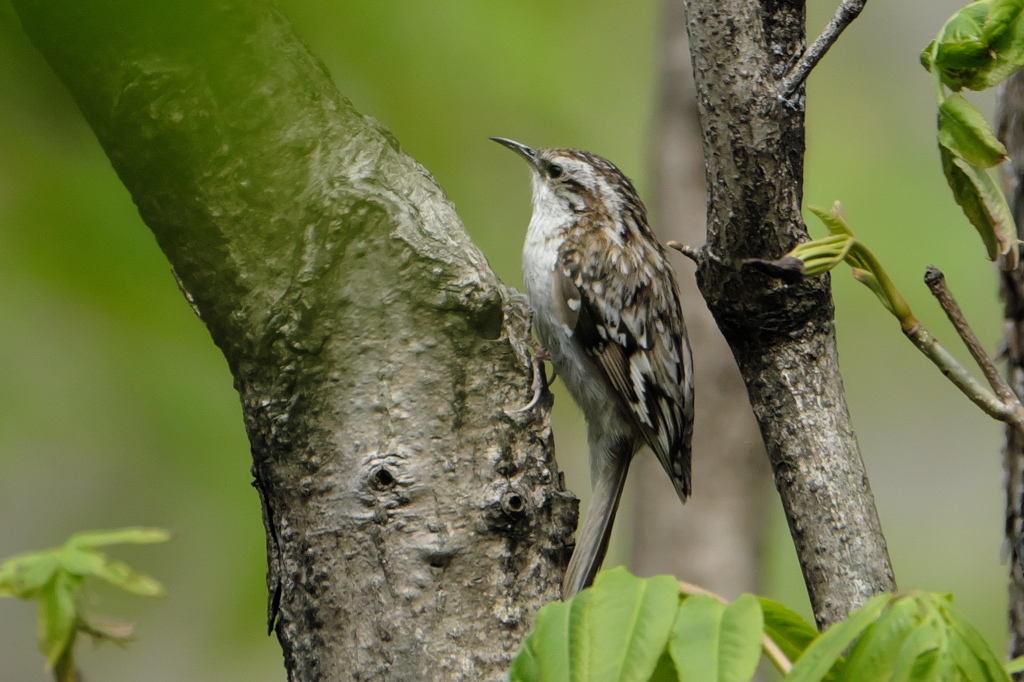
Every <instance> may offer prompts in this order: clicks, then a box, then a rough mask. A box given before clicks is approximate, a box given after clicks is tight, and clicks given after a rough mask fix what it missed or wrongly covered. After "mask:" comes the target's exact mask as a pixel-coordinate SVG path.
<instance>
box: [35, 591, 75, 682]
mask: <svg viewBox="0 0 1024 682" xmlns="http://www.w3.org/2000/svg"><path fill="white" fill-rule="evenodd" d="M77 587H78V585H77V584H76V582H75V580H74V579H73V578H72V577H71V576H69V575H68V574H67V573H65V572H64V571H57V572H56V574H55V575H54V577H53V580H51V581H50V582H49V583H47V585H46V586H45V587H44V588H43V589H42V590H40V591H39V594H38V597H37V599H38V600H39V611H38V613H39V622H38V630H39V649H40V650H41V651H42V652H43V655H44V656H45V657H46V666H47V668H48V669H49V668H52V667H53V666H54V665H55V664H56V663H57V659H59V658H60V657H61V656H62V655H63V654H64V652H65V650H66V649H67V648H68V647H70V646H71V645H72V644H73V643H74V637H75V621H76V619H77V609H76V605H75V591H76V590H77Z"/></svg>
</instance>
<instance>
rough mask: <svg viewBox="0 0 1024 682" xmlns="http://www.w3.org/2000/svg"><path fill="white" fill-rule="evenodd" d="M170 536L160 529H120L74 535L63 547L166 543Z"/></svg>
mask: <svg viewBox="0 0 1024 682" xmlns="http://www.w3.org/2000/svg"><path fill="white" fill-rule="evenodd" d="M170 539H171V534H170V533H169V532H168V531H166V530H164V529H162V528H120V529H118V530H91V531H85V532H82V533H75V534H74V535H72V536H71V537H70V538H68V541H67V542H66V543H64V546H65V547H73V548H76V549H93V548H95V547H105V546H107V545H122V544H130V545H148V544H152V543H155V542H167V541H168V540H170Z"/></svg>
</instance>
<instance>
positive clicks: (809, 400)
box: [686, 0, 895, 627]
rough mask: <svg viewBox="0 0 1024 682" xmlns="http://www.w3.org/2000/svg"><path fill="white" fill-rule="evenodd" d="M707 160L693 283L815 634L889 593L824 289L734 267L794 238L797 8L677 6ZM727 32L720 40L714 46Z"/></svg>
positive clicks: (798, 189) (799, 122)
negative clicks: (773, 490) (799, 574)
mask: <svg viewBox="0 0 1024 682" xmlns="http://www.w3.org/2000/svg"><path fill="white" fill-rule="evenodd" d="M686 11H687V16H688V22H689V23H688V26H689V35H690V42H691V50H692V54H693V62H694V75H695V80H696V84H697V100H698V104H699V110H700V117H701V129H702V131H703V133H704V158H705V163H706V164H707V180H708V182H707V186H708V194H709V196H708V228H707V243H706V244H705V246H704V247H703V249H701V251H700V259H699V260H700V263H699V269H698V284H699V286H700V288H701V293H702V294H703V295H704V298H705V300H706V301H707V304H708V307H709V309H710V310H711V312H712V314H713V315H714V316H715V320H716V322H717V323H718V326H719V328H720V329H721V330H722V333H723V335H724V336H725V338H726V340H727V341H728V343H729V345H730V347H731V348H732V351H733V355H734V356H735V358H736V361H737V364H738V365H739V368H740V373H741V374H742V376H743V380H744V382H745V384H746V387H747V393H748V396H749V398H750V404H751V406H752V407H753V410H754V415H755V417H756V418H757V421H758V425H759V427H760V430H761V436H762V439H763V440H764V443H765V447H766V449H767V451H768V456H769V459H770V460H771V464H772V468H773V470H774V473H775V484H776V487H777V489H778V491H779V494H780V496H781V498H782V502H783V506H784V508H785V510H786V516H787V519H788V521H789V527H790V532H791V534H792V536H793V540H794V543H795V545H796V550H797V555H798V557H799V559H800V562H801V566H802V569H803V574H804V580H805V582H806V584H807V588H808V592H809V595H810V598H811V605H812V607H813V609H814V613H815V618H816V620H817V622H818V624H819V626H822V627H824V626H827V625H829V624H831V623H834V622H836V621H838V620H841V619H842V618H844V617H845V616H846V615H847V614H848V613H849V612H850V611H851V610H853V609H854V608H856V607H857V606H859V605H861V604H863V603H864V602H866V601H867V600H868V599H869V598H870V597H872V596H873V595H875V594H878V593H879V592H885V591H891V590H893V589H894V588H895V579H894V577H893V573H892V567H891V564H890V562H889V557H888V553H887V550H886V546H885V539H884V537H883V536H882V532H881V526H880V523H879V521H878V514H877V511H876V509H875V505H874V498H873V496H872V494H871V490H870V487H869V486H868V482H867V481H868V478H867V474H866V472H865V470H864V464H863V462H862V460H861V457H860V451H859V448H858V445H857V441H856V438H855V436H854V433H853V427H852V425H851V423H850V416H849V412H848V410H847V406H846V398H845V394H844V389H843V383H842V377H841V376H840V373H839V365H838V356H837V353H836V344H835V328H834V322H833V316H832V298H831V292H830V289H829V279H828V278H825V277H821V278H814V279H810V280H803V281H801V282H797V283H793V284H787V283H784V282H781V281H779V280H777V279H774V278H772V277H771V276H770V275H767V274H764V273H761V272H757V271H754V270H752V269H744V268H742V267H741V265H740V264H741V263H742V262H743V261H744V260H745V259H748V258H753V259H767V260H774V259H776V258H778V257H780V256H781V255H782V254H783V253H786V252H787V251H789V250H790V249H791V248H792V247H793V246H795V245H796V243H797V242H798V241H800V240H802V239H805V238H806V229H805V227H804V225H803V221H802V219H801V216H800V204H801V199H802V196H801V195H802V185H803V152H804V137H803V135H804V112H803V108H802V106H803V104H802V103H803V98H802V97H799V96H797V97H794V98H793V99H780V98H779V97H778V85H779V83H780V82H781V80H782V79H783V78H784V77H785V74H786V73H787V70H788V68H789V67H788V65H790V64H792V63H793V62H794V61H795V60H796V59H797V58H798V57H799V55H801V54H802V53H803V46H804V14H803V3H792V2H760V1H756V0H716V1H714V2H712V1H711V0H687V2H686ZM724 36H728V37H729V39H728V40H724V39H723V37H724Z"/></svg>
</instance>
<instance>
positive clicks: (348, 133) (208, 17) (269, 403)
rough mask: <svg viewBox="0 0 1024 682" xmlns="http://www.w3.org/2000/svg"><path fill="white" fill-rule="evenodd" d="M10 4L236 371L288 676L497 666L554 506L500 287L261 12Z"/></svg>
mask: <svg viewBox="0 0 1024 682" xmlns="http://www.w3.org/2000/svg"><path fill="white" fill-rule="evenodd" d="M14 6H15V8H16V10H17V11H18V13H19V15H20V17H21V20H22V23H23V25H24V28H25V30H26V32H27V33H28V34H29V36H30V37H31V39H32V41H33V42H34V43H35V45H36V47H37V48H38V49H39V50H40V51H41V52H42V53H43V55H44V56H45V58H46V59H47V60H48V61H49V63H50V65H51V66H52V67H53V69H54V70H55V71H56V73H57V74H58V76H59V77H60V78H61V79H62V80H63V82H64V83H65V84H66V85H67V87H68V88H69V89H70V90H71V92H72V94H73V96H74V98H75V100H76V101H77V102H78V104H79V106H80V107H81V109H82V111H83V113H84V114H85V116H86V118H87V119H88V121H89V123H90V124H91V126H92V127H93V129H94V130H95V132H96V134H97V136H98V137H99V140H100V142H101V144H102V145H103V147H104V149H105V150H106V152H107V154H108V156H109V157H110V160H111V162H112V163H113V165H114V167H115V169H116V170H117V173H118V175H119V176H120V177H121V179H122V181H123V182H124V183H125V185H126V186H127V188H128V190H129V191H130V192H131V194H132V197H133V199H134V200H135V203H136V204H137V205H138V207H139V211H140V213H141V215H142V217H143V219H144V220H145V221H146V223H147V225H149V226H150V228H151V229H152V230H153V233H154V235H155V236H156V238H157V240H158V242H159V244H160V246H161V248H162V249H163V251H164V253H165V254H166V255H167V257H168V259H169V260H170V262H171V264H172V266H173V267H174V270H175V273H176V275H177V277H178V278H179V282H180V283H181V284H182V288H183V290H184V291H185V292H186V294H187V295H188V296H189V299H190V301H191V302H192V304H193V307H194V308H195V310H196V312H197V313H198V314H199V315H200V316H201V318H202V319H203V321H204V322H205V323H206V326H207V327H208V329H209V331H210V334H211V336H212V337H213V340H214V342H215V343H216V344H217V345H218V346H219V347H220V349H221V350H222V351H223V353H224V356H225V358H226V359H227V361H228V364H229V366H230V368H231V371H232V373H233V375H234V378H235V385H236V388H237V389H238V392H239V394H240V396H241V399H242V406H243V413H244V419H245V424H246V429H247V431H248V434H249V438H250V441H251V444H252V453H253V473H254V475H255V479H256V480H255V486H256V487H257V489H258V491H259V493H260V498H261V500H262V502H263V514H264V521H265V524H266V530H267V551H268V557H269V572H268V587H269V591H270V597H271V601H270V620H271V623H272V625H273V626H274V627H275V628H276V631H277V635H278V638H279V640H280V642H281V645H282V648H283V650H284V657H285V664H286V667H287V670H288V676H289V679H291V680H342V679H346V680H348V679H361V680H426V679H436V680H481V679H487V680H498V679H503V678H504V677H505V675H506V672H505V671H506V668H507V664H508V661H509V660H510V659H511V657H512V656H513V655H514V654H515V652H516V651H517V649H518V646H519V643H520V641H521V640H522V638H523V636H524V635H525V634H526V632H527V631H528V630H529V628H530V626H531V623H532V620H533V616H534V614H535V612H536V610H537V609H538V608H539V607H540V606H541V605H542V604H543V603H545V602H547V601H550V600H552V599H555V598H557V596H558V585H559V582H560V580H561V576H562V570H563V567H564V562H565V559H566V556H565V554H566V551H565V550H566V547H567V545H568V544H569V542H570V535H571V533H572V530H573V528H574V527H575V521H576V519H575V501H574V499H573V498H572V496H571V495H569V494H567V493H566V492H565V491H564V489H563V486H562V482H561V476H560V474H559V472H558V471H557V469H556V467H555V463H554V460H553V456H552V444H551V432H550V429H549V425H548V409H549V407H550V396H549V395H548V394H545V396H544V399H543V400H541V402H540V404H539V405H538V406H537V407H534V408H533V409H531V410H529V411H527V412H521V413H516V412H515V409H516V408H517V407H520V406H522V405H525V404H526V403H527V402H529V400H530V397H531V395H532V392H533V391H532V387H531V376H530V371H529V361H528V354H527V351H526V346H525V341H526V338H527V334H528V331H527V325H526V316H525V313H524V308H523V303H522V301H521V299H520V298H519V297H518V296H516V295H515V294H514V292H511V291H510V290H508V289H506V288H505V287H503V286H502V285H501V284H500V283H499V282H498V281H497V279H496V278H495V276H494V275H493V273H492V272H491V270H490V269H489V267H488V265H487V263H486V261H485V259H484V258H483V257H482V255H481V254H480V253H479V252H478V251H477V249H476V248H475V247H474V246H473V244H471V243H470V241H469V239H468V238H467V236H466V234H465V232H464V230H463V228H462V225H461V223H460V221H459V219H458V217H457V216H456V214H455V211H454V208H453V207H452V205H451V203H450V202H449V201H448V200H447V199H446V197H445V196H444V194H443V192H442V191H441V190H440V189H439V188H438V186H437V185H436V183H435V182H434V180H433V179H432V178H431V177H430V175H429V174H428V173H427V172H426V171H425V170H424V169H423V168H422V167H421V166H419V165H418V164H417V163H416V162H415V161H413V160H412V159H410V158H409V157H407V156H406V155H405V154H404V153H403V152H402V151H401V150H400V148H399V146H398V144H397V142H396V141H395V139H394V138H393V137H392V136H391V135H390V133H389V132H388V131H386V130H384V129H383V128H382V127H381V126H380V125H379V124H378V123H377V122H376V121H374V120H373V119H370V118H367V117H364V116H362V115H360V114H358V113H357V112H356V111H354V110H353V108H352V106H351V104H350V103H349V102H348V101H347V100H346V99H345V98H344V97H342V96H341V95H340V94H339V93H338V92H337V91H336V89H335V87H334V85H333V84H332V82H331V80H330V78H329V76H328V74H327V73H326V72H325V70H324V68H323V66H322V65H321V64H320V63H319V62H318V61H317V60H316V59H315V58H314V57H313V56H312V55H310V54H309V53H308V51H307V50H306V48H305V46H304V45H302V43H301V42H300V41H299V39H298V38H297V37H296V35H295V34H294V32H293V31H292V29H291V27H290V26H289V25H288V23H287V22H286V21H285V20H284V19H283V17H282V16H281V15H280V14H279V13H278V11H277V10H276V9H275V8H274V7H273V6H272V5H271V4H269V3H266V2H261V1H259V0H252V1H246V0H228V1H226V2H220V3H206V2H204V1H196V2H183V1H182V0H174V1H161V2H138V1H137V0H117V1H111V0H86V1H83V0H78V1H76V2H71V1H70V0H15V2H14ZM197 560H199V558H197Z"/></svg>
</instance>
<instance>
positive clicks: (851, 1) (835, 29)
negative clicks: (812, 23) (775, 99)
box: [779, 0, 868, 99]
mask: <svg viewBox="0 0 1024 682" xmlns="http://www.w3.org/2000/svg"><path fill="white" fill-rule="evenodd" d="M867 1H868V0H843V2H841V3H840V4H839V7H838V8H837V9H836V13H835V16H833V17H832V19H831V20H830V21H829V22H828V24H827V25H826V26H825V30H824V31H822V32H821V35H819V36H818V37H817V38H816V39H815V40H814V42H813V43H811V46H810V47H809V48H807V50H805V51H804V53H803V54H802V55H800V58H799V59H798V60H797V62H796V64H794V65H793V68H792V69H790V71H789V73H787V74H786V77H785V78H783V79H782V83H781V84H780V85H779V97H781V98H783V99H789V98H790V97H792V96H793V95H794V94H795V93H796V91H797V88H799V87H800V86H801V85H803V83H804V81H806V80H807V76H809V75H810V74H811V71H812V70H813V69H814V67H815V66H817V65H818V62H820V61H821V58H822V57H824V56H825V53H826V52H828V51H829V48H831V47H832V45H833V44H835V42H836V41H837V40H839V36H840V35H841V34H842V32H843V31H845V30H846V27H847V26H849V25H850V24H851V23H853V20H854V19H856V18H857V17H858V16H860V13H861V11H862V10H863V9H864V5H866V4H867Z"/></svg>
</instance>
